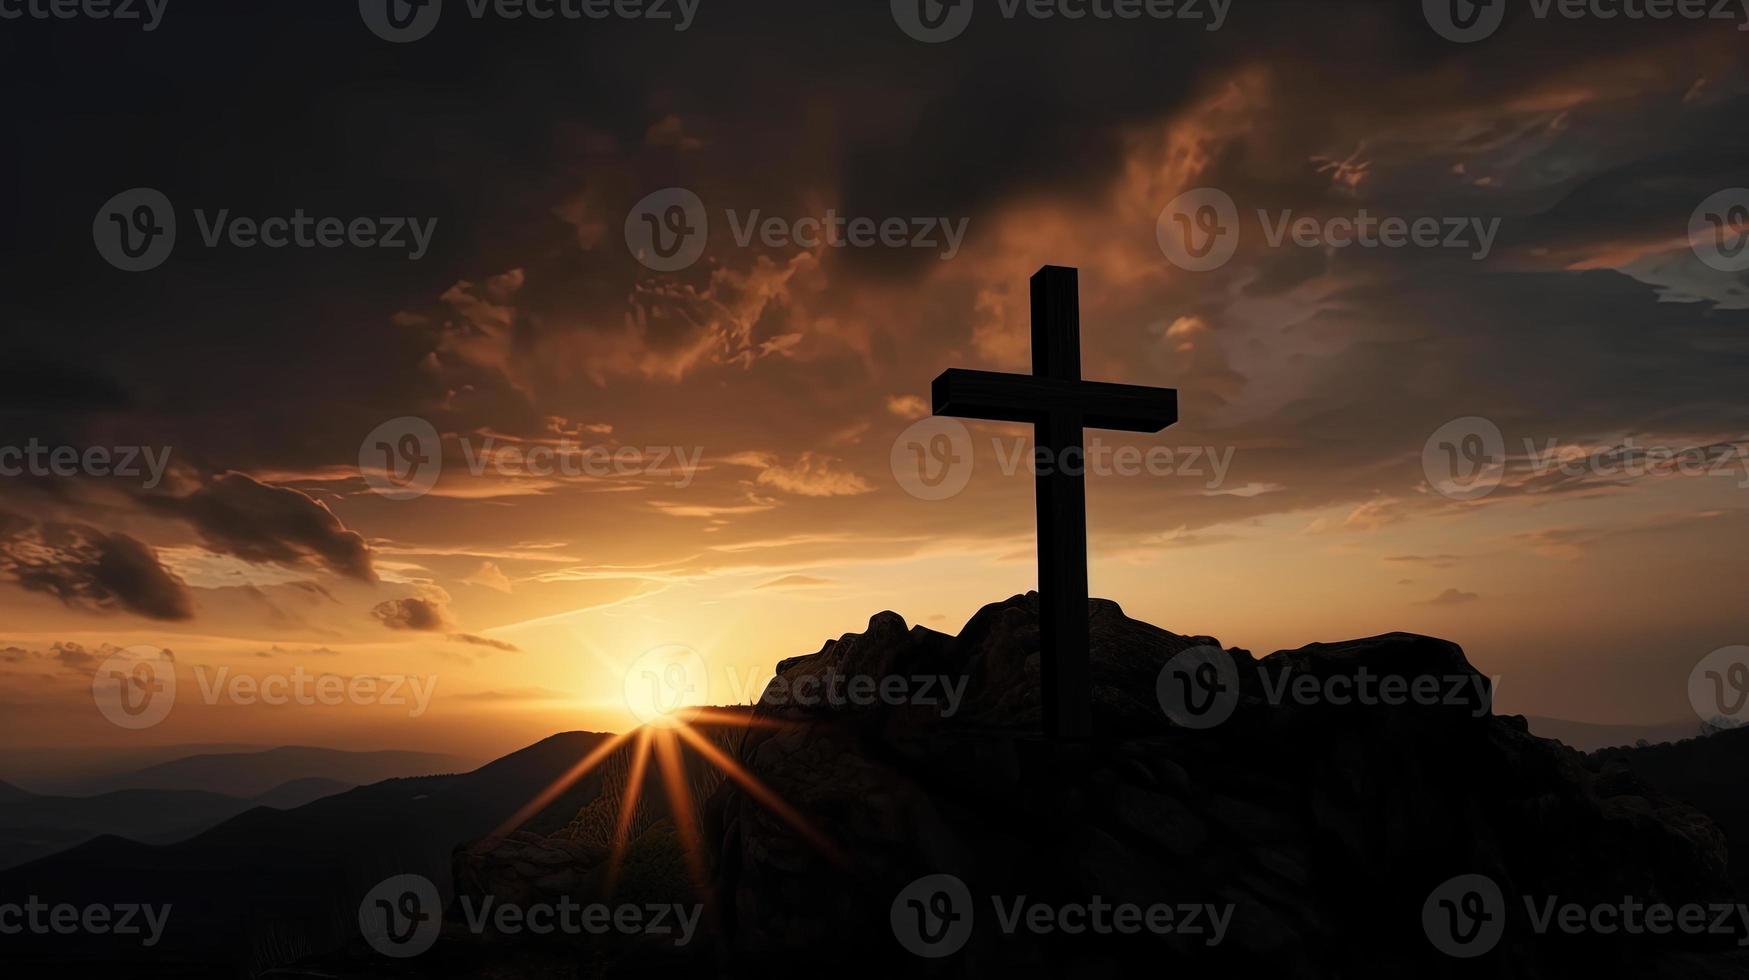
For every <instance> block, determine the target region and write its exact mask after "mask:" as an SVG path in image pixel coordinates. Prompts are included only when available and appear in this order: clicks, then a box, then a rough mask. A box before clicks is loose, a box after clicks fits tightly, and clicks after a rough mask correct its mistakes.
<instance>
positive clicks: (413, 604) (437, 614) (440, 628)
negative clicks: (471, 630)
mask: <svg viewBox="0 0 1749 980" xmlns="http://www.w3.org/2000/svg"><path fill="white" fill-rule="evenodd" d="M371 615H372V616H375V617H376V618H377V621H378V622H380V623H382V624H383V625H384V626H387V627H388V628H389V629H392V630H415V631H417V632H421V633H441V632H444V631H447V630H449V629H452V628H453V627H454V625H455V623H454V621H453V620H452V619H451V618H450V614H449V609H448V607H447V606H445V605H444V603H443V602H441V601H439V600H436V599H420V598H411V599H390V600H388V601H387V602H380V603H378V604H377V606H376V608H374V609H372V610H371Z"/></svg>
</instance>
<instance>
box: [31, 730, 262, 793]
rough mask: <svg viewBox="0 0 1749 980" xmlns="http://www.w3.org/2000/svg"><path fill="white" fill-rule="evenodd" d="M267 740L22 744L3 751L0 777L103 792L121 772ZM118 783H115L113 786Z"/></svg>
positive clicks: (37, 789)
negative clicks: (102, 783)
mask: <svg viewBox="0 0 1749 980" xmlns="http://www.w3.org/2000/svg"><path fill="white" fill-rule="evenodd" d="M271 747H272V746H267V745H244V744H240V743H229V742H224V743H220V742H209V743H198V744H184V745H145V746H138V745H124V746H119V747H118V746H61V745H54V746H24V747H19V748H12V749H8V750H7V751H6V752H5V754H4V755H3V756H0V780H5V781H6V782H9V783H12V784H14V785H15V786H18V787H22V788H24V789H27V790H29V791H31V792H33V793H43V794H47V795H51V796H90V795H92V794H93V793H97V792H101V791H102V789H101V788H93V784H94V783H95V782H96V781H97V780H99V779H103V778H105V777H109V776H114V775H116V774H118V773H124V772H132V771H134V770H135V769H143V768H145V767H146V766H155V765H157V764H158V763H160V762H169V761H171V760H173V759H186V758H188V757H189V756H193V755H219V754H226V753H234V752H260V751H262V750H263V749H268V748H271ZM111 788H115V787H111Z"/></svg>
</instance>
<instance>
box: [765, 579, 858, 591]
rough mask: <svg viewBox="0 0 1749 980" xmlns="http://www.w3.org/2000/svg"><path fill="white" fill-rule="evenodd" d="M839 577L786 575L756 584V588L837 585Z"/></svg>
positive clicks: (780, 588)
mask: <svg viewBox="0 0 1749 980" xmlns="http://www.w3.org/2000/svg"><path fill="white" fill-rule="evenodd" d="M837 584H838V580H837V579H831V578H817V577H815V576H813V575H785V576H783V577H782V578H774V579H772V580H771V581H769V582H765V583H762V584H760V585H756V586H754V588H755V589H779V590H788V589H818V588H822V587H824V586H828V585H837Z"/></svg>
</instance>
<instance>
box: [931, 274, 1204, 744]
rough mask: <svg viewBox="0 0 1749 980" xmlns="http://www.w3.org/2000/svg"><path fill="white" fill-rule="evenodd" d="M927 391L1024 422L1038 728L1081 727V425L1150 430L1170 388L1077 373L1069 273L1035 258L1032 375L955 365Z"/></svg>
mask: <svg viewBox="0 0 1749 980" xmlns="http://www.w3.org/2000/svg"><path fill="white" fill-rule="evenodd" d="M932 394H933V395H934V403H935V414H936V415H956V416H960V417H962V418H974V419H986V420H991V421H999V422H1029V423H1031V424H1032V426H1033V461H1034V464H1035V465H1034V472H1035V474H1036V476H1035V479H1034V482H1035V485H1036V488H1037V494H1038V591H1039V666H1040V674H1041V675H1042V676H1041V680H1042V681H1043V690H1041V691H1040V692H1039V701H1040V706H1041V709H1042V713H1043V715H1044V728H1045V731H1046V732H1047V733H1048V734H1051V735H1055V736H1058V737H1063V738H1083V737H1086V736H1088V735H1091V734H1092V732H1093V684H1092V673H1091V664H1090V659H1091V658H1090V656H1089V650H1088V621H1087V487H1086V480H1085V474H1086V449H1085V448H1084V446H1083V441H1082V440H1083V434H1084V430H1085V428H1086V427H1088V426H1092V427H1095V428H1102V429H1121V430H1124V431H1128V432H1159V431H1160V430H1161V429H1164V428H1165V427H1167V426H1169V425H1171V424H1172V423H1173V422H1176V421H1177V420H1178V393H1177V392H1176V391H1174V390H1172V389H1170V388H1145V387H1140V386H1137V385H1117V384H1106V383H1102V382H1095V381H1082V380H1081V312H1080V300H1079V297H1078V284H1077V275H1076V271H1075V270H1074V269H1069V268H1063V267H1061V266H1045V267H1044V268H1042V269H1040V270H1039V271H1038V272H1037V273H1036V274H1035V275H1034V276H1033V277H1032V374H1030V375H1025V374H998V373H995V372H991V371H966V370H961V369H957V368H955V369H950V370H947V371H944V372H942V374H941V376H940V377H938V378H936V379H935V383H934V385H933V387H932Z"/></svg>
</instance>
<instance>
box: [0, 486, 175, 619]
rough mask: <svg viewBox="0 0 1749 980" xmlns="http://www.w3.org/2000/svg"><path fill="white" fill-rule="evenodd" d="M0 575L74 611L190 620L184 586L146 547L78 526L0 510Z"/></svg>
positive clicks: (129, 540) (119, 536)
mask: <svg viewBox="0 0 1749 980" xmlns="http://www.w3.org/2000/svg"><path fill="white" fill-rule="evenodd" d="M0 573H5V574H7V575H9V576H11V577H12V579H13V580H14V581H15V582H17V583H18V585H19V586H20V587H21V588H24V589H25V590H27V591H30V592H42V593H46V594H48V595H52V596H54V597H55V598H57V599H59V600H61V601H62V602H64V603H66V604H67V605H68V606H72V607H76V608H89V609H99V610H112V609H117V608H120V609H125V610H127V611H129V612H133V613H137V614H139V615H141V616H145V617H147V618H148V619H160V620H186V619H191V618H193V616H194V601H193V598H192V596H191V595H190V593H189V591H188V586H187V585H185V584H184V583H183V582H182V580H181V579H179V578H177V577H176V576H175V575H173V574H172V573H171V572H170V571H168V570H167V569H165V568H164V566H163V565H162V564H160V563H159V561H158V556H157V554H156V552H154V551H153V550H152V549H151V548H150V547H148V546H146V545H145V544H142V543H141V542H140V541H138V540H136V539H134V538H131V537H129V536H127V535H125V534H108V533H105V532H103V531H100V530H98V529H96V528H93V527H88V526H86V525H82V524H57V523H44V524H37V523H34V522H30V521H26V520H24V519H23V518H19V517H16V516H14V515H9V514H6V513H4V512H0Z"/></svg>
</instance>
